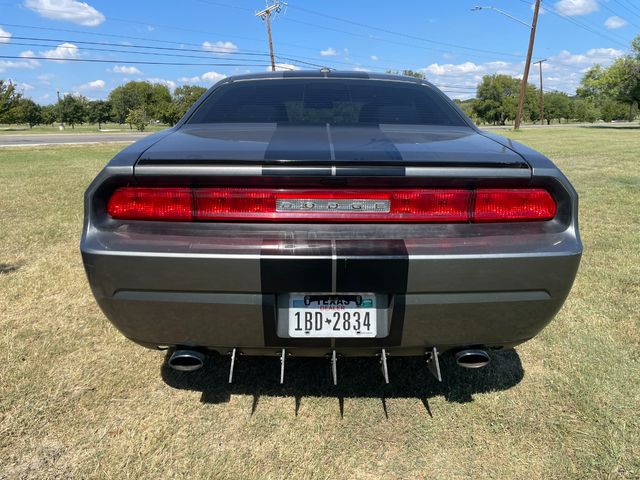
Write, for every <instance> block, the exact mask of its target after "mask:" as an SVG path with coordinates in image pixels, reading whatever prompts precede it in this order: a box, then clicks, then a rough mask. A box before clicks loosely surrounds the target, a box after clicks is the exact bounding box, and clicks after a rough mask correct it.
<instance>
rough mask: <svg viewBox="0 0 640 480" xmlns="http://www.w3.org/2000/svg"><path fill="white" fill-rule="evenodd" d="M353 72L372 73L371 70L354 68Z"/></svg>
mask: <svg viewBox="0 0 640 480" xmlns="http://www.w3.org/2000/svg"><path fill="white" fill-rule="evenodd" d="M353 71H354V72H370V71H371V70H369V69H368V68H364V67H353Z"/></svg>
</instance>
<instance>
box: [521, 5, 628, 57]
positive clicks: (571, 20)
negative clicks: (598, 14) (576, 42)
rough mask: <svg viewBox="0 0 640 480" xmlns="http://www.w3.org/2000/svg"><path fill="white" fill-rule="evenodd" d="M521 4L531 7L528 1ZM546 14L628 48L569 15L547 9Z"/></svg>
mask: <svg viewBox="0 0 640 480" xmlns="http://www.w3.org/2000/svg"><path fill="white" fill-rule="evenodd" d="M520 2H521V3H524V4H526V5H529V6H530V5H531V3H530V2H528V1H527V0H520ZM545 12H549V13H551V14H552V15H555V16H556V17H559V18H562V19H563V20H566V21H567V22H570V23H572V24H574V25H575V26H577V27H579V28H582V29H583V30H586V31H588V32H590V33H593V34H594V35H598V36H600V37H602V38H605V39H607V40H609V41H610V42H613V43H616V44H618V45H621V46H623V47H625V48H626V47H627V46H628V45H626V44H625V43H623V42H620V41H618V40H616V39H615V38H612V37H610V36H609V35H606V34H604V33H602V32H599V31H598V30H595V29H594V28H592V27H590V26H589V25H587V24H584V23H582V22H579V21H578V20H576V19H574V18H571V17H569V16H567V15H564V14H562V13H559V12H556V11H555V10H553V9H545Z"/></svg>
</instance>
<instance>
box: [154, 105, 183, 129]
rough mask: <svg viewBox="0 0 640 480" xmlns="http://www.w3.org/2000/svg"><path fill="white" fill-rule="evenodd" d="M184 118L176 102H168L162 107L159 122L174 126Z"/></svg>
mask: <svg viewBox="0 0 640 480" xmlns="http://www.w3.org/2000/svg"><path fill="white" fill-rule="evenodd" d="M180 118H182V115H181V114H180V108H179V107H178V105H176V104H175V103H174V102H168V103H165V104H164V105H162V110H161V111H160V115H159V117H158V120H160V121H161V122H162V123H166V124H169V125H171V126H174V125H175V124H176V123H177V122H178V120H180Z"/></svg>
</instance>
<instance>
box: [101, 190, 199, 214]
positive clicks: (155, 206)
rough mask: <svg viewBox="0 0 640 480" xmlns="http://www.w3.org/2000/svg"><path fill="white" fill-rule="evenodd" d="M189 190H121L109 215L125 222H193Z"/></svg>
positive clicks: (112, 201) (113, 202)
mask: <svg viewBox="0 0 640 480" xmlns="http://www.w3.org/2000/svg"><path fill="white" fill-rule="evenodd" d="M192 203H193V201H192V190H191V189H190V188H138V187H125V188H119V189H118V190H116V191H115V192H114V194H113V195H112V196H111V198H110V199H109V203H108V204H107V213H108V214H109V215H111V216H112V217H113V218H119V219H122V220H173V221H189V220H193V213H192Z"/></svg>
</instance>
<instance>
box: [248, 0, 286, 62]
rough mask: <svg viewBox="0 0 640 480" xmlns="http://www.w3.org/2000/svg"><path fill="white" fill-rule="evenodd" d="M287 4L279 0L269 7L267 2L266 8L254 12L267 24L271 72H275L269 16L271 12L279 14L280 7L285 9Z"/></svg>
mask: <svg viewBox="0 0 640 480" xmlns="http://www.w3.org/2000/svg"><path fill="white" fill-rule="evenodd" d="M286 6H287V4H286V3H285V2H281V1H280V0H275V1H274V2H273V3H272V4H271V5H269V0H267V6H266V8H265V9H264V10H260V11H259V12H256V17H260V18H261V19H262V20H264V21H265V22H266V24H267V36H268V37H269V55H270V56H271V71H272V72H275V71H276V61H275V58H274V56H273V41H272V40H271V14H272V13H273V12H275V13H280V12H281V11H282V7H286Z"/></svg>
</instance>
